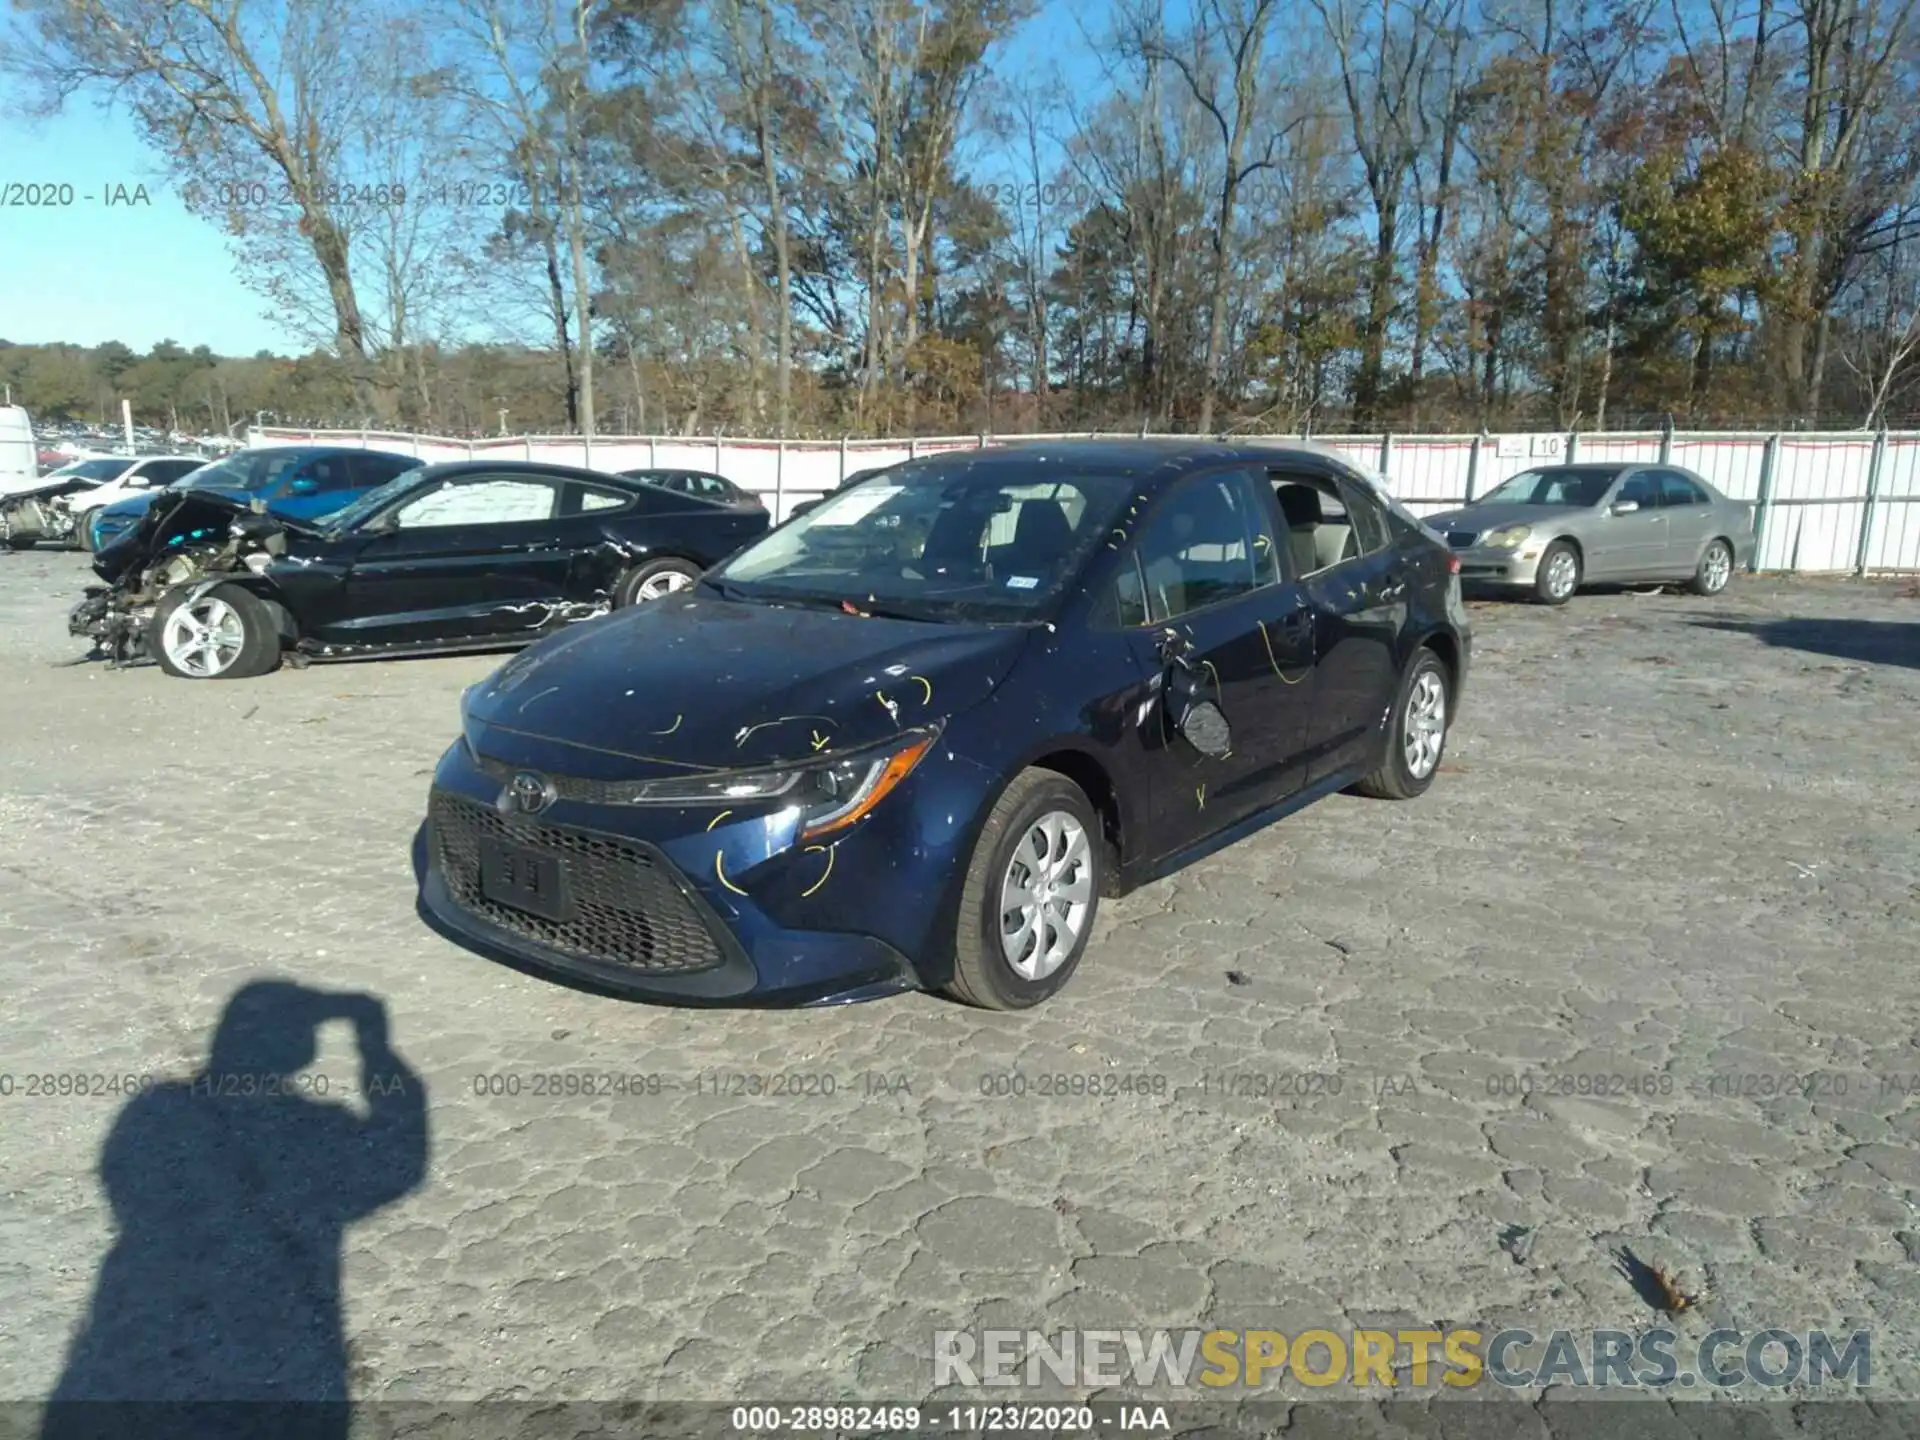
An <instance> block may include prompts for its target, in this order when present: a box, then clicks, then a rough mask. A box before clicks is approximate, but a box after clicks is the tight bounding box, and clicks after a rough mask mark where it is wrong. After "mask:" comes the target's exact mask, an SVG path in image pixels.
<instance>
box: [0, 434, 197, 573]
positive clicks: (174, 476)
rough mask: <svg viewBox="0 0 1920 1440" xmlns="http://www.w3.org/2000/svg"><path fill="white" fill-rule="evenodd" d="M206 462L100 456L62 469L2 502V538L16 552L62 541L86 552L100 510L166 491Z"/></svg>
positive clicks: (194, 458)
mask: <svg viewBox="0 0 1920 1440" xmlns="http://www.w3.org/2000/svg"><path fill="white" fill-rule="evenodd" d="M206 463H207V462H206V460H205V459H204V458H203V457H201V456H198V455H135V456H132V457H129V456H125V455H107V456H98V457H95V458H93V459H88V460H76V461H74V462H73V463H72V464H70V465H62V466H61V467H60V468H59V469H58V470H53V471H50V472H48V473H47V474H46V475H43V476H42V477H41V478H40V484H39V485H38V486H37V487H36V488H34V489H32V490H28V491H26V492H24V493H20V494H14V495H8V496H5V497H0V536H4V537H5V539H6V543H7V544H8V546H10V547H11V548H12V549H15V550H24V549H27V548H28V547H29V546H31V545H34V544H37V543H38V542H39V541H42V540H59V541H64V542H68V543H72V544H77V545H79V546H80V548H81V549H83V550H84V549H86V548H87V546H88V539H89V536H90V533H91V528H92V527H91V525H90V523H89V522H90V521H91V520H92V519H93V515H94V512H95V511H97V510H99V509H100V508H101V507H102V506H105V505H111V504H113V503H114V502H115V501H118V500H126V499H128V498H130V497H132V496H135V495H144V494H146V493H147V492H149V491H152V490H158V489H164V488H165V487H166V486H168V485H170V484H172V483H173V482H174V481H175V480H178V479H179V478H180V477H181V476H183V475H189V474H192V473H193V472H194V471H195V470H198V469H199V468H200V467H201V466H203V465H205V464H206Z"/></svg>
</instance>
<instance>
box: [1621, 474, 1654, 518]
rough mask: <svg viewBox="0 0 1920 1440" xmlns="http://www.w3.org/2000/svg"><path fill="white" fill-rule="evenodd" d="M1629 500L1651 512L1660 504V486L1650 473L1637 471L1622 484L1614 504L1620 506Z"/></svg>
mask: <svg viewBox="0 0 1920 1440" xmlns="http://www.w3.org/2000/svg"><path fill="white" fill-rule="evenodd" d="M1628 500H1630V501H1632V502H1633V503H1634V504H1635V505H1638V506H1639V507H1640V508H1641V509H1642V510H1650V509H1652V508H1653V507H1654V506H1655V505H1657V504H1659V503H1660V491H1659V485H1658V482H1656V481H1655V480H1654V478H1653V475H1652V473H1651V472H1650V471H1646V470H1640V471H1636V472H1635V473H1634V474H1632V475H1629V476H1628V477H1627V478H1626V480H1625V481H1623V482H1622V483H1621V486H1620V489H1619V490H1618V491H1617V492H1616V493H1615V495H1614V497H1613V503H1614V504H1616V505H1618V504H1620V503H1621V502H1623V501H1628Z"/></svg>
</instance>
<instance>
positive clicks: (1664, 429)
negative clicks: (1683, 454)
mask: <svg viewBox="0 0 1920 1440" xmlns="http://www.w3.org/2000/svg"><path fill="white" fill-rule="evenodd" d="M1660 463H1661V464H1662V465H1671V464H1672V463H1673V416H1671V415H1669V416H1667V422H1666V424H1664V425H1662V426H1661V427H1660Z"/></svg>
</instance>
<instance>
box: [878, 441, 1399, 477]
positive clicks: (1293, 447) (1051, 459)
mask: <svg viewBox="0 0 1920 1440" xmlns="http://www.w3.org/2000/svg"><path fill="white" fill-rule="evenodd" d="M1287 455H1294V456H1300V457H1307V456H1311V457H1313V458H1314V459H1317V460H1323V461H1332V462H1334V463H1335V464H1338V465H1340V466H1342V467H1344V468H1346V469H1349V470H1354V469H1360V468H1362V467H1359V466H1356V465H1355V464H1354V462H1353V461H1352V460H1350V459H1348V458H1347V457H1346V456H1344V455H1342V454H1340V452H1339V451H1337V450H1330V449H1328V448H1327V447H1326V446H1324V445H1316V444H1314V443H1313V442H1312V441H1310V440H1268V439H1261V438H1247V439H1233V440H1220V439H1213V438H1210V437H1207V436H1200V435H1196V436H1194V437H1192V438H1191V439H1189V438H1186V437H1184V436H1178V437H1171V438H1165V439H1160V438H1155V439H1124V438H1116V439H1092V440H1024V441H1013V442H1002V443H997V444H991V445H988V446H986V447H985V448H983V449H968V450H947V451H942V452H940V453H938V454H934V455H921V456H917V457H916V458H915V459H913V460H908V461H904V462H902V463H901V465H891V466H886V467H884V468H886V469H889V470H895V469H901V468H904V467H905V466H906V465H935V466H939V467H941V468H943V469H944V468H948V467H952V468H954V469H967V470H976V469H977V470H980V471H983V472H985V473H987V474H997V473H1013V472H1030V471H1032V470H1033V469H1034V468H1035V467H1036V466H1049V465H1055V466H1059V467H1060V468H1061V469H1062V470H1063V471H1065V472H1067V473H1070V474H1083V475H1085V474H1093V473H1099V474H1104V475H1112V476H1116V477H1119V478H1123V479H1133V480H1164V479H1169V478H1172V477H1174V476H1177V475H1182V474H1185V473H1186V472H1187V471H1188V470H1191V469H1193V468H1194V467H1195V466H1197V465H1211V464H1231V463H1233V462H1234V461H1237V460H1244V461H1247V462H1249V463H1252V464H1260V465H1265V464H1271V463H1272V462H1273V461H1274V460H1275V459H1276V458H1280V457H1284V456H1287Z"/></svg>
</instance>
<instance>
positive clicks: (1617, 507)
mask: <svg viewBox="0 0 1920 1440" xmlns="http://www.w3.org/2000/svg"><path fill="white" fill-rule="evenodd" d="M1639 508H1640V502H1639V501H1638V500H1616V501H1614V502H1613V513H1614V514H1615V515H1631V514H1633V512H1634V511H1636V510H1638V509H1639Z"/></svg>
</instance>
